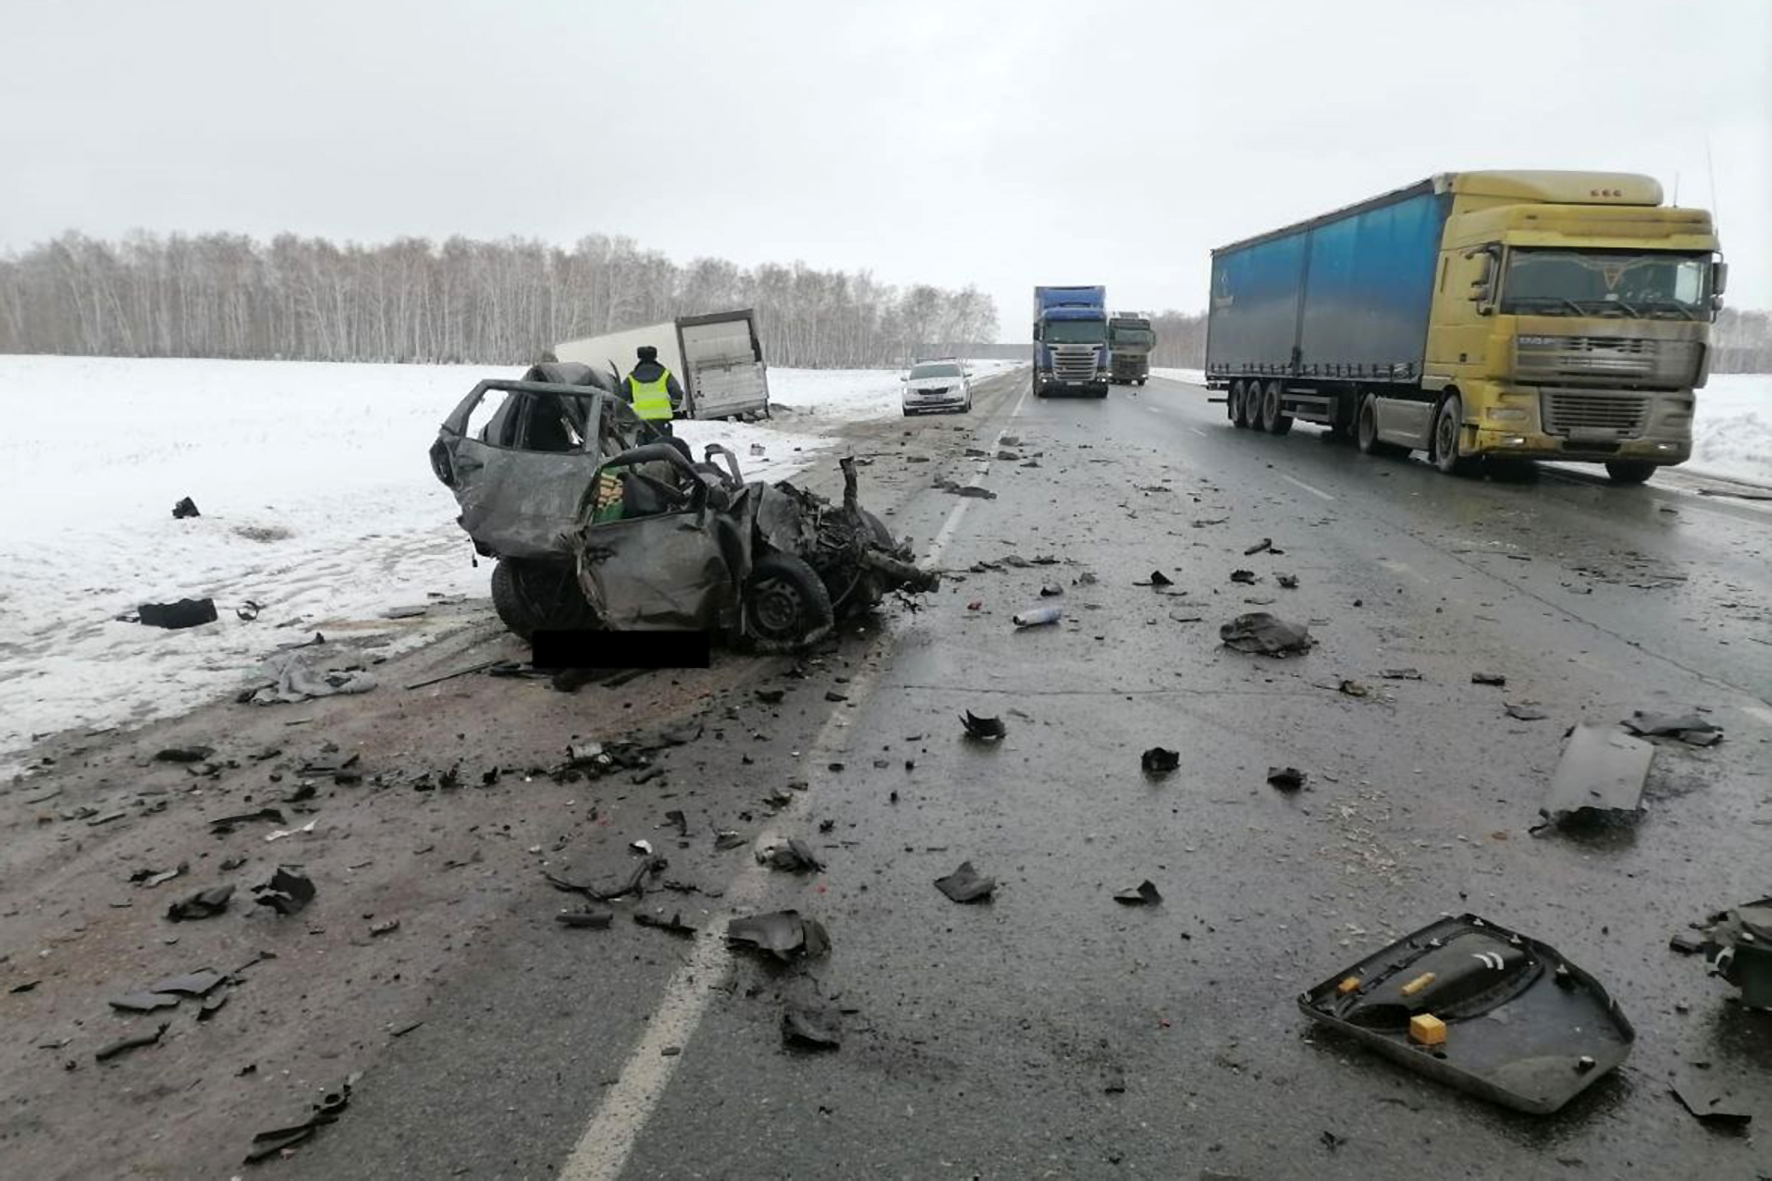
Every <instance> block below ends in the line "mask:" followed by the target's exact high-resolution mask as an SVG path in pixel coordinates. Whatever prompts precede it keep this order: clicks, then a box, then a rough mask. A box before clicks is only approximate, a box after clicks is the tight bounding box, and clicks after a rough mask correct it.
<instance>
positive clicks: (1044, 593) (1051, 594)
mask: <svg viewBox="0 0 1772 1181" xmlns="http://www.w3.org/2000/svg"><path fill="white" fill-rule="evenodd" d="M1062 594H1064V587H1062V586H1059V585H1058V584H1057V583H1056V582H1045V583H1041V584H1040V597H1041V598H1042V599H1055V598H1057V597H1058V596H1059V595H1062Z"/></svg>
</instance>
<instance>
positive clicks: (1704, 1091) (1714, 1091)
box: [1668, 1068, 1754, 1131]
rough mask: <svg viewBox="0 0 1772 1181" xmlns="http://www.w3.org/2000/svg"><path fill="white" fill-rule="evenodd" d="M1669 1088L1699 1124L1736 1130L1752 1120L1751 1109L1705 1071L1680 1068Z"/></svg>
mask: <svg viewBox="0 0 1772 1181" xmlns="http://www.w3.org/2000/svg"><path fill="white" fill-rule="evenodd" d="M1668 1090H1669V1091H1670V1092H1671V1093H1672V1094H1673V1097H1674V1098H1675V1099H1678V1100H1679V1101H1680V1106H1681V1107H1684V1108H1685V1109H1686V1110H1687V1111H1688V1112H1690V1113H1691V1114H1692V1117H1693V1118H1694V1119H1696V1120H1698V1122H1699V1123H1701V1124H1705V1125H1707V1126H1709V1127H1713V1128H1726V1129H1730V1130H1733V1131H1739V1130H1740V1129H1742V1128H1745V1127H1747V1126H1748V1125H1749V1124H1750V1123H1752V1122H1753V1118H1754V1114H1753V1112H1752V1111H1751V1110H1749V1109H1748V1107H1747V1106H1746V1104H1745V1103H1743V1102H1742V1101H1741V1100H1739V1099H1737V1098H1736V1097H1735V1094H1734V1092H1733V1091H1731V1090H1728V1089H1726V1088H1724V1086H1723V1085H1722V1084H1721V1083H1720V1082H1718V1081H1717V1079H1716V1077H1715V1076H1714V1075H1712V1073H1711V1072H1710V1071H1708V1070H1699V1069H1697V1068H1692V1069H1688V1070H1684V1071H1681V1072H1680V1074H1679V1076H1678V1077H1677V1078H1675V1080H1674V1082H1673V1084H1672V1085H1671V1086H1670V1087H1669V1088H1668Z"/></svg>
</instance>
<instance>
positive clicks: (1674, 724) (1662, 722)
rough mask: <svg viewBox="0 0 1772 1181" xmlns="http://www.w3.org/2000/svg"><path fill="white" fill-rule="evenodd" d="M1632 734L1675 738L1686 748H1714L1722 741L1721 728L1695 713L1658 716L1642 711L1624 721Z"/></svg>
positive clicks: (1637, 711)
mask: <svg viewBox="0 0 1772 1181" xmlns="http://www.w3.org/2000/svg"><path fill="white" fill-rule="evenodd" d="M1624 725H1625V728H1626V729H1628V730H1629V731H1630V732H1631V733H1632V734H1640V735H1642V736H1643V737H1645V738H1677V739H1679V740H1680V741H1681V742H1684V743H1685V744H1686V745H1688V746H1715V745H1716V744H1717V743H1719V742H1721V741H1722V740H1723V728H1722V727H1721V726H1719V725H1716V724H1715V723H1714V722H1711V721H1710V720H1708V719H1706V718H1703V717H1701V716H1699V715H1698V714H1695V713H1690V714H1658V713H1646V712H1644V711H1643V710H1640V709H1639V710H1636V711H1634V712H1632V714H1631V716H1630V717H1628V718H1626V719H1625V720H1624Z"/></svg>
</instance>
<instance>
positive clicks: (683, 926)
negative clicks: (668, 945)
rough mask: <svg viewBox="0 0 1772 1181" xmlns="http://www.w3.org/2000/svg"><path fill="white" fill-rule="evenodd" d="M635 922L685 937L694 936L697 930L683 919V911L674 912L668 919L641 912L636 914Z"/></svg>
mask: <svg viewBox="0 0 1772 1181" xmlns="http://www.w3.org/2000/svg"><path fill="white" fill-rule="evenodd" d="M634 922H635V923H636V924H638V925H639V926H642V927H651V928H652V929H653V930H655V931H663V932H665V933H666V934H669V935H678V936H681V937H684V938H693V937H694V935H695V932H696V928H694V927H692V926H690V925H689V924H688V923H686V922H684V921H683V915H682V914H681V913H677V914H673V915H672V916H671V917H670V918H668V919H667V918H665V917H664V916H662V915H656V914H646V913H640V914H637V915H635V916H634Z"/></svg>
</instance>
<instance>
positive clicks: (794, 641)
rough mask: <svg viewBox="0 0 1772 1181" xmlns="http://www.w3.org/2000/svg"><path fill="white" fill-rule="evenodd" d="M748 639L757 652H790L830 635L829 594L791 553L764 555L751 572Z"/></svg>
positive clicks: (744, 610) (746, 602) (747, 600)
mask: <svg viewBox="0 0 1772 1181" xmlns="http://www.w3.org/2000/svg"><path fill="white" fill-rule="evenodd" d="M742 613H743V619H744V630H745V634H746V635H747V636H749V637H750V640H751V645H752V647H754V648H755V649H756V650H757V651H759V652H792V651H794V650H795V649H798V648H803V647H805V646H806V645H807V644H812V643H816V642H817V641H819V640H822V639H823V638H824V637H825V636H827V635H829V634H830V631H831V627H832V625H833V623H834V621H835V615H834V612H833V611H832V609H831V592H830V591H828V590H826V589H825V585H824V582H823V581H822V580H821V579H820V578H819V577H818V574H817V572H816V571H814V570H813V569H812V567H811V566H808V565H807V564H806V563H805V562H803V561H801V560H800V559H799V558H796V557H794V556H793V555H791V554H765V555H764V556H763V557H761V558H759V559H757V563H756V565H754V566H752V567H751V577H750V579H749V580H748V581H747V582H746V583H745V586H744V603H743V605H742Z"/></svg>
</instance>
